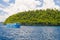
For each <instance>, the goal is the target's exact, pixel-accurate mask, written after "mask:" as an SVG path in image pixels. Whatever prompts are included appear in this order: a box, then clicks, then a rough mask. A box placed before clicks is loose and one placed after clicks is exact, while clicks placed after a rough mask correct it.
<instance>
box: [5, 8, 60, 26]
mask: <svg viewBox="0 0 60 40" xmlns="http://www.w3.org/2000/svg"><path fill="white" fill-rule="evenodd" d="M16 22H18V23H20V24H21V25H28V26H35V25H38V26H40V25H49V26H50V25H53V26H55V25H60V11H59V10H56V9H46V10H33V11H25V12H18V13H16V14H14V15H12V16H10V17H8V18H7V19H6V20H5V22H4V24H8V23H16Z"/></svg>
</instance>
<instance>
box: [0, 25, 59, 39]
mask: <svg viewBox="0 0 60 40" xmlns="http://www.w3.org/2000/svg"><path fill="white" fill-rule="evenodd" d="M0 40H60V26H21V27H20V28H6V27H4V26H0Z"/></svg>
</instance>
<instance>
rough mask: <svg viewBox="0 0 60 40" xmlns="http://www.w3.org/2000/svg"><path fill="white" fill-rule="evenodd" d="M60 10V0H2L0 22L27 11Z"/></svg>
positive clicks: (0, 1)
mask: <svg viewBox="0 0 60 40" xmlns="http://www.w3.org/2000/svg"><path fill="white" fill-rule="evenodd" d="M46 8H57V9H59V8H60V0H0V22H1V21H4V20H5V19H6V18H7V17H8V16H10V15H12V14H14V13H17V12H19V11H25V10H30V9H31V10H32V9H33V10H35V9H46Z"/></svg>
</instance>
